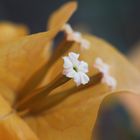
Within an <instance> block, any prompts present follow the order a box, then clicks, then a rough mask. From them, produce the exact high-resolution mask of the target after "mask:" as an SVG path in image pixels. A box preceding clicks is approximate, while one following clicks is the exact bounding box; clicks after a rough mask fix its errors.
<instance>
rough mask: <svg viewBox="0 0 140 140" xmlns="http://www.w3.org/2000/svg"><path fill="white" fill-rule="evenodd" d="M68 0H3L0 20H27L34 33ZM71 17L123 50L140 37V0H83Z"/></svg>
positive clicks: (132, 44) (25, 21) (0, 3)
mask: <svg viewBox="0 0 140 140" xmlns="http://www.w3.org/2000/svg"><path fill="white" fill-rule="evenodd" d="M67 1H68V0H59V1H58V0H0V20H8V21H9V20H10V21H13V22H16V23H24V24H26V25H27V26H28V27H29V28H30V30H31V33H36V32H40V31H44V30H45V29H46V21H47V19H48V18H49V15H50V14H51V13H52V12H53V11H54V10H55V9H56V8H58V7H59V6H60V5H62V4H63V3H64V2H67ZM78 2H79V9H78V11H77V12H76V13H75V15H74V16H73V18H72V19H71V23H72V25H75V26H76V25H77V26H78V25H79V27H82V28H83V29H85V30H87V31H88V32H89V31H90V32H91V33H93V34H95V35H97V36H99V37H102V38H105V39H106V40H108V41H109V42H111V43H112V44H113V45H115V46H116V47H117V48H119V50H121V51H122V52H124V53H125V52H127V51H129V50H130V49H131V47H132V46H134V45H135V43H137V42H138V40H139V38H140V26H139V25H140V1H139V0H107V1H105V0H79V1H78Z"/></svg>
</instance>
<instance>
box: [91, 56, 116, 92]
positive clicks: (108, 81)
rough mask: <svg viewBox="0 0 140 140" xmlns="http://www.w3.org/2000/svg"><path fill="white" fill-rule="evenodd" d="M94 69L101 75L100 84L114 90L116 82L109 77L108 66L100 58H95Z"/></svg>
mask: <svg viewBox="0 0 140 140" xmlns="http://www.w3.org/2000/svg"><path fill="white" fill-rule="evenodd" d="M94 67H95V68H97V69H98V70H99V71H100V72H101V73H103V78H102V83H105V84H107V85H108V86H109V87H111V88H112V89H114V88H116V85H117V81H116V79H114V78H113V77H112V76H111V75H110V73H109V70H110V67H109V65H108V64H105V63H104V62H103V60H102V59H101V58H96V60H95V64H94Z"/></svg>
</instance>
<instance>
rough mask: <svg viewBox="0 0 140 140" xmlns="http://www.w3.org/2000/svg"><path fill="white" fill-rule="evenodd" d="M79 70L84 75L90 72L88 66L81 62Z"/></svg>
mask: <svg viewBox="0 0 140 140" xmlns="http://www.w3.org/2000/svg"><path fill="white" fill-rule="evenodd" d="M78 70H79V71H81V72H84V73H87V72H88V64H87V63H86V62H84V61H81V62H80V64H79V67H78Z"/></svg>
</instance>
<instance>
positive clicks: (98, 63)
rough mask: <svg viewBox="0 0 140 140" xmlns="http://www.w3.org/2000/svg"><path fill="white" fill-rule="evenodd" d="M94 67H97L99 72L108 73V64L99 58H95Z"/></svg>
mask: <svg viewBox="0 0 140 140" xmlns="http://www.w3.org/2000/svg"><path fill="white" fill-rule="evenodd" d="M94 67H95V68H97V69H98V70H99V71H100V72H102V73H103V74H108V73H109V68H110V67H109V65H108V64H106V63H104V62H103V60H102V59H101V58H99V57H98V58H96V60H95V64H94Z"/></svg>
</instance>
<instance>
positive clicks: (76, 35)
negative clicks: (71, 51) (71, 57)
mask: <svg viewBox="0 0 140 140" xmlns="http://www.w3.org/2000/svg"><path fill="white" fill-rule="evenodd" d="M62 30H63V31H64V32H65V33H66V34H67V40H68V41H75V42H77V43H79V44H80V45H81V47H82V48H84V49H89V47H90V43H89V41H88V40H86V39H84V38H83V37H82V34H81V33H80V32H75V31H73V29H72V28H71V26H70V25H69V24H65V25H64V27H63V28H62Z"/></svg>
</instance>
